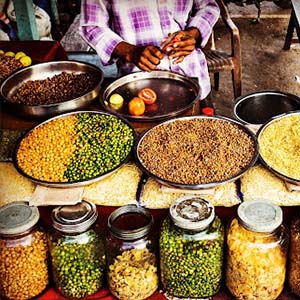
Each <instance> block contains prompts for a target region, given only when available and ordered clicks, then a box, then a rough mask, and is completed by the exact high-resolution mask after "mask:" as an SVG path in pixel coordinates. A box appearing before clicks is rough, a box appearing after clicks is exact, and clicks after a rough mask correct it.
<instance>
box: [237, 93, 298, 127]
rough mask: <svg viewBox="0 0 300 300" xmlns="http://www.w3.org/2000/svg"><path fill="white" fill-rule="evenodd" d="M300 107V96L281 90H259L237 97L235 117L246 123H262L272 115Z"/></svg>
mask: <svg viewBox="0 0 300 300" xmlns="http://www.w3.org/2000/svg"><path fill="white" fill-rule="evenodd" d="M299 109H300V98H299V97H297V96H295V95H293V94H289V93H285V92H280V91H267V90H266V91H259V92H254V93H250V94H247V95H243V96H241V97H239V98H237V99H236V101H235V105H234V110H233V113H234V117H235V118H236V119H237V120H238V121H240V122H242V123H244V124H253V125H260V126H261V125H262V124H264V123H265V122H266V121H267V120H269V119H270V118H272V117H275V116H278V115H281V114H283V113H287V112H289V111H295V110H299Z"/></svg>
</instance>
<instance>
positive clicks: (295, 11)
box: [283, 0, 300, 50]
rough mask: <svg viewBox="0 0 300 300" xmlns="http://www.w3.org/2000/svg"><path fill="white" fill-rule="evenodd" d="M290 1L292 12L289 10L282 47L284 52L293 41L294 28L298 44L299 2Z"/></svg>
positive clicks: (299, 38)
mask: <svg viewBox="0 0 300 300" xmlns="http://www.w3.org/2000/svg"><path fill="white" fill-rule="evenodd" d="M291 1H292V10H291V16H290V21H289V26H288V29H287V33H286V36H285V42H284V46H283V49H284V50H289V49H290V47H291V43H292V41H293V34H294V30H295V28H296V33H297V36H298V42H300V1H299V0H291Z"/></svg>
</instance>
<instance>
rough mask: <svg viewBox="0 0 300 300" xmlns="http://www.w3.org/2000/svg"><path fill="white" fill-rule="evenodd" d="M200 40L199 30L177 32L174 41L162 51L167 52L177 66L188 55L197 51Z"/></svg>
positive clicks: (190, 29) (191, 29)
mask: <svg viewBox="0 0 300 300" xmlns="http://www.w3.org/2000/svg"><path fill="white" fill-rule="evenodd" d="M170 35H172V34H170ZM199 38H200V33H199V30H198V29H196V28H194V27H192V28H189V29H187V30H182V31H177V32H176V33H175V34H174V35H173V38H172V40H171V41H170V42H169V43H167V44H165V45H164V46H163V48H162V51H163V52H165V53H166V54H167V55H168V56H169V58H170V59H173V62H174V63H175V64H177V63H180V62H182V61H183V60H184V58H185V57H186V56H187V55H189V54H191V53H192V52H193V51H194V50H195V47H196V43H197V42H198V40H199ZM163 43H164V41H163Z"/></svg>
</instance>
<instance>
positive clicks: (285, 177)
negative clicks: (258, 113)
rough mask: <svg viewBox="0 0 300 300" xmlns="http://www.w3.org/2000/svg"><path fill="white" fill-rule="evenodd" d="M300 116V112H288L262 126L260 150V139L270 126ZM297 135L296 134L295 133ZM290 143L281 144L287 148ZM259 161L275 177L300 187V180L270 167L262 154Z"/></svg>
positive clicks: (258, 133)
mask: <svg viewBox="0 0 300 300" xmlns="http://www.w3.org/2000/svg"><path fill="white" fill-rule="evenodd" d="M294 115H296V116H299V117H300V111H294V112H288V113H285V114H282V115H279V116H275V117H273V118H271V119H270V120H269V121H267V122H266V123H265V124H263V125H262V127H260V129H259V130H258V132H257V142H258V148H260V146H259V145H260V138H261V136H262V134H263V133H264V131H265V130H266V128H268V127H269V126H272V125H274V123H275V122H277V121H280V120H283V119H284V118H288V117H290V116H294ZM282 130H286V129H284V128H283V129H282ZM295 133H296V132H295ZM274 138H275V137H274ZM298 140H299V141H300V135H299V137H298ZM287 143H289V140H286V139H285V141H284V143H281V145H283V146H286V144H287ZM298 150H299V151H298V152H299V159H300V149H298ZM259 159H260V161H261V163H262V164H263V165H264V166H265V167H266V168H267V169H269V170H270V171H271V172H272V173H274V174H275V175H277V176H278V177H280V178H282V179H283V180H285V181H288V182H290V183H293V184H296V185H300V179H295V178H291V177H289V176H287V175H285V174H283V173H282V172H280V171H279V170H278V168H274V167H271V166H270V163H269V162H268V160H267V159H265V158H264V157H263V156H262V155H261V153H260V152H259ZM295 168H296V169H299V165H298V166H296V165H295Z"/></svg>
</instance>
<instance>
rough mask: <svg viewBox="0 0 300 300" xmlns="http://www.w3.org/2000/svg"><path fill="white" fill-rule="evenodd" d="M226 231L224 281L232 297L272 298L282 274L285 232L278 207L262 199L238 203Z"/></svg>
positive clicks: (282, 279)
mask: <svg viewBox="0 0 300 300" xmlns="http://www.w3.org/2000/svg"><path fill="white" fill-rule="evenodd" d="M237 213H238V216H237V218H234V219H233V220H231V222H230V223H229V226H228V233H227V248H228V252H227V266H226V285H227V287H228V289H229V291H230V292H231V294H232V295H233V296H234V297H235V299H243V300H244V299H257V300H262V299H264V300H274V299H276V298H277V297H278V295H279V294H280V293H281V291H282V289H283V286H284V281H285V274H286V260H287V244H288V243H287V233H286V230H285V228H284V227H283V225H282V210H281V208H280V207H279V206H277V205H274V204H273V203H271V202H268V201H264V200H252V201H247V202H244V203H242V204H240V206H239V207H238V212H237Z"/></svg>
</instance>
